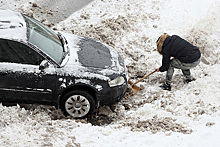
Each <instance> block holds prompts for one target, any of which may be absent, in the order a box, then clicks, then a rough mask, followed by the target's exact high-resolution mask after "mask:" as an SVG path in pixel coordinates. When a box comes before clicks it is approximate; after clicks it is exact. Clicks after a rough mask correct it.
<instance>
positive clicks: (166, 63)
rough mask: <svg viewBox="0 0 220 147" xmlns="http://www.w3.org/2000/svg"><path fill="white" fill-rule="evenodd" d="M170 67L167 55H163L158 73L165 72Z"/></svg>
mask: <svg viewBox="0 0 220 147" xmlns="http://www.w3.org/2000/svg"><path fill="white" fill-rule="evenodd" d="M169 65H170V56H169V55H168V54H163V59H162V66H161V67H160V68H159V71H160V72H164V71H167V70H168V68H169Z"/></svg>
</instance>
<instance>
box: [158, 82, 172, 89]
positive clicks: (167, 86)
mask: <svg viewBox="0 0 220 147" xmlns="http://www.w3.org/2000/svg"><path fill="white" fill-rule="evenodd" d="M159 87H160V88H162V89H163V90H168V91H171V86H170V84H167V83H163V84H162V85H160V86H159Z"/></svg>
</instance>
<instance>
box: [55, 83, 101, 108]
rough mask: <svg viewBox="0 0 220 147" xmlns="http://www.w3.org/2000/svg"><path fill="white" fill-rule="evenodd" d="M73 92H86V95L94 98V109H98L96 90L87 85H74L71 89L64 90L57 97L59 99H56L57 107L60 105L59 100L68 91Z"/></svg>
mask: <svg viewBox="0 0 220 147" xmlns="http://www.w3.org/2000/svg"><path fill="white" fill-rule="evenodd" d="M73 90H83V91H86V92H88V93H90V94H91V95H92V96H93V97H94V101H95V104H96V107H98V105H99V99H98V93H97V90H96V89H95V88H93V87H91V86H88V85H85V84H80V85H74V86H71V87H68V88H66V89H65V90H64V91H63V92H62V93H61V94H60V96H59V99H58V106H59V105H60V101H61V99H62V98H63V97H64V96H65V95H66V94H67V93H68V92H70V91H73Z"/></svg>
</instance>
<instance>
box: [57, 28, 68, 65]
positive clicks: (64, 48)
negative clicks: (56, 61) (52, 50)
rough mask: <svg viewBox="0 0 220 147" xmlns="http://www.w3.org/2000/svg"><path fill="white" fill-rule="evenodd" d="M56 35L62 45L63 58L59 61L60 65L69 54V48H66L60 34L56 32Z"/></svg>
mask: <svg viewBox="0 0 220 147" xmlns="http://www.w3.org/2000/svg"><path fill="white" fill-rule="evenodd" d="M57 35H58V37H59V39H60V42H61V44H62V47H63V57H62V59H61V63H62V62H63V60H64V59H65V58H66V56H67V55H68V54H69V48H68V46H67V44H68V42H67V40H66V38H65V37H64V36H63V35H62V34H61V33H60V32H58V34H57Z"/></svg>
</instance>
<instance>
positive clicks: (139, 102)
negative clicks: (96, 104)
mask: <svg viewBox="0 0 220 147" xmlns="http://www.w3.org/2000/svg"><path fill="white" fill-rule="evenodd" d="M21 2H22V3H21ZM31 2H34V0H32V1H31ZM10 3H11V4H10ZM12 3H13V4H15V3H16V6H13V5H12ZM27 3H28V0H26V1H25V0H22V1H17V0H16V1H15V0H8V1H7V2H6V1H2V3H1V5H2V4H3V5H4V4H6V5H5V7H6V6H8V7H9V6H10V7H9V8H11V9H14V10H21V9H22V11H26V13H29V12H35V11H37V10H33V11H32V9H34V8H32V7H31V5H28V4H27ZM219 13H220V1H219V0H209V1H206V0H185V1H182V0H153V1H152V0H139V1H137V0H117V1H115V0H94V1H93V2H92V3H90V4H89V5H87V6H86V7H84V8H83V9H81V10H79V11H77V12H75V13H73V14H72V15H71V16H69V17H68V18H67V19H66V20H64V21H63V22H60V23H59V24H55V25H54V26H53V27H54V28H57V29H58V30H62V31H66V32H69V33H72V32H74V33H75V34H77V35H83V36H87V37H91V38H94V39H97V40H99V41H103V42H105V43H106V44H108V45H110V46H112V47H113V48H115V49H117V51H118V52H120V54H121V55H122V56H123V58H124V59H125V61H126V63H127V67H128V72H129V77H131V80H132V81H137V80H138V79H139V78H140V77H142V76H144V75H146V74H148V73H150V72H151V71H153V70H154V69H155V68H157V67H159V66H160V65H161V56H160V55H159V54H158V53H157V51H156V44H155V42H156V40H157V38H158V37H159V36H160V35H161V34H162V33H164V32H166V33H168V34H170V35H173V34H177V35H179V36H181V37H183V38H185V39H187V40H188V41H190V42H191V43H193V44H194V45H196V46H198V47H199V48H200V50H201V52H202V60H201V63H200V64H199V65H198V66H197V67H196V68H194V69H192V74H193V76H194V77H195V78H196V81H193V82H191V83H189V84H184V83H183V76H182V73H181V71H179V70H175V75H174V77H173V82H172V91H163V90H161V89H160V88H159V87H158V86H159V85H160V84H161V83H162V82H164V80H165V73H154V74H153V75H151V76H150V77H149V78H147V79H146V80H144V81H143V82H140V83H139V84H138V85H139V86H141V87H143V88H144V89H143V90H142V91H139V92H138V93H137V94H136V95H133V96H131V97H128V98H124V99H123V100H122V101H121V102H119V103H118V104H116V105H114V106H112V107H111V109H112V110H113V111H109V108H108V107H102V109H103V110H104V109H105V110H108V112H109V115H108V116H101V115H99V114H100V113H101V112H99V111H100V110H98V111H97V115H96V116H93V117H94V118H93V117H92V118H88V119H83V120H74V119H72V118H70V117H64V116H63V115H62V114H61V112H60V111H59V110H57V109H55V108H53V107H49V106H41V105H24V106H23V105H16V106H12V107H6V106H3V105H0V112H1V115H0V138H1V139H0V146H55V147H56V146H57V147H58V146H59V147H60V146H83V147H84V146H85V147H87V146H150V147H159V146H165V147H166V146H167V147H170V146H180V147H185V146H201V147H206V146H213V147H218V146H220V140H219V136H220V131H219V130H220V90H219V89H220V78H219V71H220V70H219V69H220V61H219V59H220V41H219V40H220V29H219V28H220V26H219V25H220V16H219ZM96 124H98V125H96Z"/></svg>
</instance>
